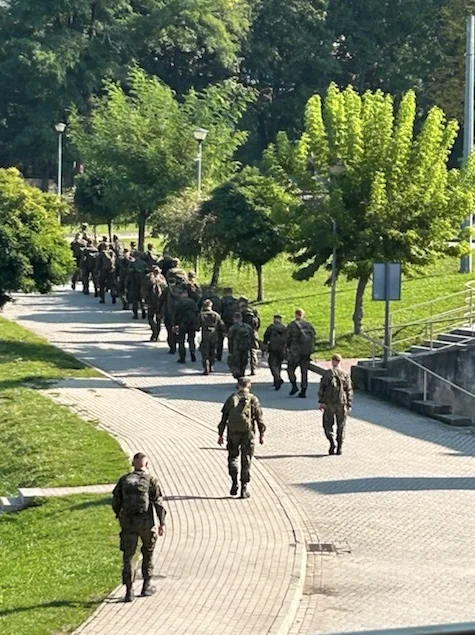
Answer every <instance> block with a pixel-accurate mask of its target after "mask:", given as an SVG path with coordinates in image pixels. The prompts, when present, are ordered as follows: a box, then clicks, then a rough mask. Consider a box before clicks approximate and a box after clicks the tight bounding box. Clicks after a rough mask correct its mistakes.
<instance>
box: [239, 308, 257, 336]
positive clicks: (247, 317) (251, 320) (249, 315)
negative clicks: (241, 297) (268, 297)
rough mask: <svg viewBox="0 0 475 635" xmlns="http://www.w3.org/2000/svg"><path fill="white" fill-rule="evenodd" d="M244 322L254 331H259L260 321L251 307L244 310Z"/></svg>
mask: <svg viewBox="0 0 475 635" xmlns="http://www.w3.org/2000/svg"><path fill="white" fill-rule="evenodd" d="M242 321H243V322H244V323H245V324H249V326H250V327H251V328H252V329H253V330H254V331H257V330H258V329H259V326H260V320H259V318H258V316H257V315H256V314H255V312H254V311H253V310H252V309H251V308H250V307H246V308H245V309H243V310H242Z"/></svg>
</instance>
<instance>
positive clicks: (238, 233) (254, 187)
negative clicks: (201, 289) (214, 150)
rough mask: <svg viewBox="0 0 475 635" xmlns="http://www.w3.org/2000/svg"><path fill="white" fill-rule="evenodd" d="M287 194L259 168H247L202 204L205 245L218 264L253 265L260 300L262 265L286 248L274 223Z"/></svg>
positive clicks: (262, 285)
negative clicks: (233, 260) (229, 259)
mask: <svg viewBox="0 0 475 635" xmlns="http://www.w3.org/2000/svg"><path fill="white" fill-rule="evenodd" d="M286 199H287V194H286V192H285V191H284V190H283V188H281V187H280V186H278V185H277V184H276V183H275V182H273V181H272V179H269V178H267V177H265V176H263V175H262V174H260V173H259V171H258V170H257V169H256V168H245V169H244V170H243V171H242V172H240V173H239V174H237V175H236V176H235V177H234V178H233V179H231V180H230V181H228V182H226V183H224V184H223V185H221V186H220V187H218V188H216V190H215V191H214V192H213V194H212V196H211V198H210V199H209V200H208V201H206V202H205V203H203V205H202V207H201V215H202V217H203V218H204V221H205V226H204V230H203V237H202V241H203V246H204V247H205V249H207V250H208V251H209V252H211V253H214V255H215V261H216V262H222V261H223V260H224V259H225V258H226V257H228V256H230V257H232V258H236V259H237V260H239V261H240V262H242V263H248V264H251V265H253V267H254V268H255V270H256V273H257V300H258V301H261V300H263V299H264V278H263V266H264V265H265V264H266V263H267V262H269V260H272V258H275V256H277V255H278V254H279V253H281V251H282V250H283V248H284V245H285V239H284V235H283V233H282V232H281V230H280V228H279V227H278V225H277V224H276V223H275V222H274V220H273V218H272V217H273V214H277V209H278V208H279V207H282V206H285V205H286V202H287V201H286Z"/></svg>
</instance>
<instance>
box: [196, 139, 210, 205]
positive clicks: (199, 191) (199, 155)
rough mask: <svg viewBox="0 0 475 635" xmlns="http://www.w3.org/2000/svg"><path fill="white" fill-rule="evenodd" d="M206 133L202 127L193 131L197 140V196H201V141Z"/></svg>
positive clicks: (202, 141)
mask: <svg viewBox="0 0 475 635" xmlns="http://www.w3.org/2000/svg"><path fill="white" fill-rule="evenodd" d="M207 135H208V131H207V130H205V129H204V128H197V129H196V130H195V131H194V132H193V136H194V137H195V139H196V141H198V196H201V170H202V165H203V143H204V141H205V139H206V137H207Z"/></svg>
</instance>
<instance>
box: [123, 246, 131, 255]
mask: <svg viewBox="0 0 475 635" xmlns="http://www.w3.org/2000/svg"><path fill="white" fill-rule="evenodd" d="M129 254H130V250H129V249H127V247H125V249H124V256H128V255H129Z"/></svg>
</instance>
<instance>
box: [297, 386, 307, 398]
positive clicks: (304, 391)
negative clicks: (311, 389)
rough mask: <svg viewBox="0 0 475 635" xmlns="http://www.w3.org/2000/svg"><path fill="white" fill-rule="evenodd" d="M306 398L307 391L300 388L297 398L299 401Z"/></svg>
mask: <svg viewBox="0 0 475 635" xmlns="http://www.w3.org/2000/svg"><path fill="white" fill-rule="evenodd" d="M306 396H307V389H306V388H302V390H301V391H300V392H299V397H300V398H301V399H305V398H306Z"/></svg>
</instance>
